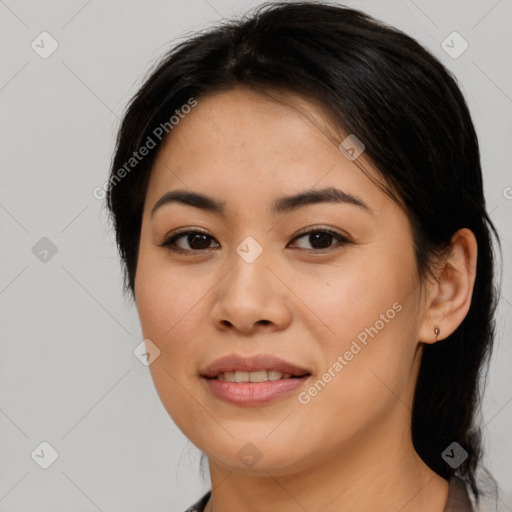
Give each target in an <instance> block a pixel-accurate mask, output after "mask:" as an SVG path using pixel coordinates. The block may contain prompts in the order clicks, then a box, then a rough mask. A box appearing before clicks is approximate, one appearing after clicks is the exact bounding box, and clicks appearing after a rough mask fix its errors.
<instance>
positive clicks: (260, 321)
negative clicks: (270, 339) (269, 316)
mask: <svg viewBox="0 0 512 512" xmlns="http://www.w3.org/2000/svg"><path fill="white" fill-rule="evenodd" d="M258 323H259V324H264V325H267V324H269V323H270V320H258Z"/></svg>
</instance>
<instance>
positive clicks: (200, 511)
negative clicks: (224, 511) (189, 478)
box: [185, 491, 212, 512]
mask: <svg viewBox="0 0 512 512" xmlns="http://www.w3.org/2000/svg"><path fill="white" fill-rule="evenodd" d="M211 494H212V492H211V491H208V492H207V493H206V494H205V495H204V496H203V497H202V498H201V499H200V500H199V501H198V502H197V503H195V504H194V505H192V506H191V507H189V508H187V510H185V512H204V507H206V504H207V503H208V500H209V499H210V496H211Z"/></svg>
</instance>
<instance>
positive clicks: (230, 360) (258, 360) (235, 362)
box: [200, 354, 311, 379]
mask: <svg viewBox="0 0 512 512" xmlns="http://www.w3.org/2000/svg"><path fill="white" fill-rule="evenodd" d="M264 370H265V371H267V372H269V371H270V372H271V371H274V372H281V374H283V375H286V374H290V377H302V376H304V375H310V374H311V372H310V371H309V370H308V369H307V368H302V367H299V366H297V365H296V364H293V363H289V362H287V361H285V360H283V359H280V358H279V357H277V356H273V355H269V354H256V355H252V356H241V355H237V354H231V355H228V356H225V357H221V358H219V359H216V360H215V361H213V362H212V363H210V364H209V365H208V366H206V367H205V368H204V369H202V370H201V372H200V374H201V376H202V377H205V378H207V379H214V378H216V377H217V376H218V375H219V374H220V373H225V372H249V373H250V372H259V371H264Z"/></svg>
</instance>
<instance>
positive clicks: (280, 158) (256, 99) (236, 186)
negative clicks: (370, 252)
mask: <svg viewBox="0 0 512 512" xmlns="http://www.w3.org/2000/svg"><path fill="white" fill-rule="evenodd" d="M197 102H198V103H197V106H196V107H194V109H192V111H191V112H190V113H189V114H187V115H185V116H183V118H182V119H180V121H179V123H178V124H177V125H175V126H174V127H173V129H172V132H171V133H170V134H169V136H168V137H167V138H166V139H165V141H164V143H163V144H162V146H161V148H160V150H159V154H158V156H157V159H156V161H155V164H154V166H153V170H152V173H151V178H150V183H149V187H148V195H147V198H148V201H147V202H148V203H152V204H154V202H155V201H157V200H158V199H159V197H160V195H161V194H162V193H164V192H167V191H168V190H172V189H178V188H179V189H184V188H188V189H191V190H193V191H201V192H205V193H209V194H211V195H215V196H217V197H225V196H228V197H230V198H231V200H232V199H234V198H237V196H240V194H244V196H245V199H249V197H248V196H247V194H248V193H250V196H251V197H253V196H256V195H257V196H258V197H260V198H265V197H266V198H271V197H275V196H281V195H283V194H287V193H288V194H292V193H296V192H297V191H304V190H305V189H314V188H324V187H328V186H336V187H338V188H343V189H344V190H346V189H347V188H348V189H350V192H352V193H354V194H355V193H357V194H359V195H361V194H364V195H365V196H367V197H369V200H370V201H371V202H372V203H373V207H374V208H375V209H376V210H379V209H382V207H383V206H384V205H385V203H386V201H389V200H390V198H389V197H388V196H386V195H385V194H384V193H383V192H382V190H381V189H380V187H378V186H376V185H375V184H374V183H372V181H371V180H370V179H369V178H368V176H366V175H365V173H364V172H363V171H362V170H361V168H360V167H359V166H360V165H363V166H364V168H365V169H366V172H367V173H368V174H370V175H371V176H372V177H373V178H374V179H376V180H378V181H380V182H382V181H383V180H382V178H381V177H380V173H378V172H377V170H376V169H375V168H374V167H373V166H372V164H371V163H370V162H369V161H368V160H367V159H365V158H364V153H363V154H362V155H361V156H360V157H359V158H358V159H357V161H350V160H349V159H348V158H347V157H346V156H345V155H344V154H343V153H342V152H341V151H340V149H339V147H338V146H339V143H340V142H341V140H343V138H344V137H345V136H346V134H343V133H341V131H340V130H336V128H335V127H333V124H332V122H330V120H328V119H327V116H326V115H325V113H324V111H323V110H322V109H321V108H320V107H319V106H318V105H317V104H315V103H312V102H311V101H309V100H305V99H303V98H300V97H298V96H293V95H291V96H289V97H287V98H286V102H285V103H281V102H279V101H275V100H272V99H269V98H268V97H265V96H263V95H261V94H258V93H256V92H253V91H250V90H248V89H244V88H237V89H233V90H230V91H226V92H222V93H216V94H210V95H208V96H205V97H201V98H199V99H198V100H197ZM152 204H149V205H147V206H148V208H149V207H150V206H151V207H152ZM373 207H372V208H373Z"/></svg>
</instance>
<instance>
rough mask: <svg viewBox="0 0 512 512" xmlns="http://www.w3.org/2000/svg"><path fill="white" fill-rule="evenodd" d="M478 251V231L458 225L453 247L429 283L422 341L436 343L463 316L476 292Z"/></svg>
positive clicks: (421, 333) (445, 336) (450, 330)
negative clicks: (436, 328)
mask: <svg viewBox="0 0 512 512" xmlns="http://www.w3.org/2000/svg"><path fill="white" fill-rule="evenodd" d="M477 252H478V247H477V242H476V238H475V235H474V234H473V232H472V231H470V230H469V229H467V228H462V229H459V230H458V231H457V232H456V233H455V234H454V235H453V236H452V239H451V241H450V248H449V250H448V252H447V254H446V256H445V257H444V258H443V259H442V261H441V262H440V264H439V266H438V267H437V270H436V271H435V274H436V279H435V280H430V281H428V282H427V284H426V287H427V299H426V304H425V308H426V309H425V316H424V319H423V321H422V324H421V326H420V330H419V333H418V336H419V337H418V339H419V341H422V342H423V343H435V342H436V341H439V340H442V339H444V338H447V337H448V336H449V335H450V334H452V333H453V331H455V329H457V327H458V326H459V325H460V324H461V323H462V321H463V320H464V318H465V316H466V315H467V313H468V311H469V307H470V305H471V298H472V296H473V287H474V284H475V278H476V262H477ZM436 326H438V327H439V335H438V336H437V338H436V335H435V331H434V330H435V327H436Z"/></svg>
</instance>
